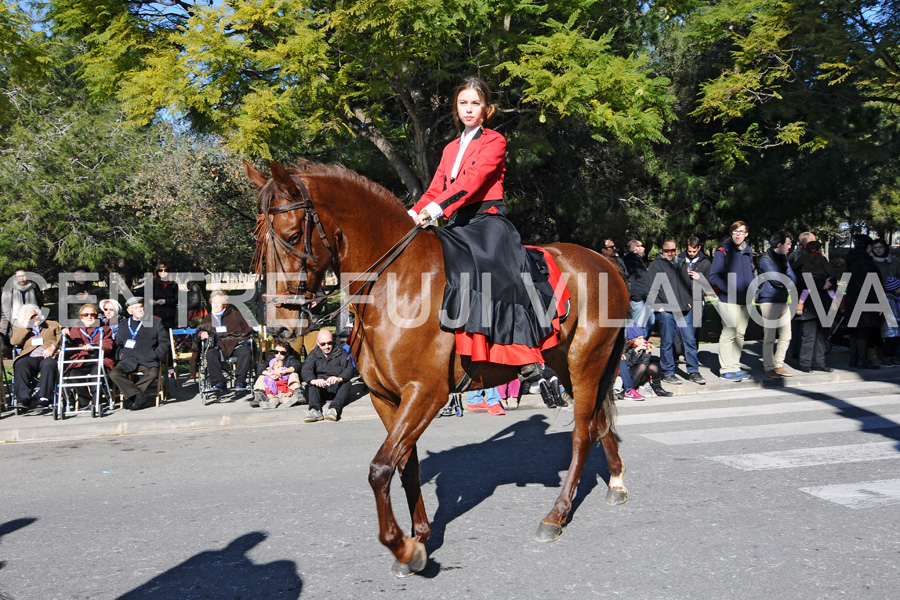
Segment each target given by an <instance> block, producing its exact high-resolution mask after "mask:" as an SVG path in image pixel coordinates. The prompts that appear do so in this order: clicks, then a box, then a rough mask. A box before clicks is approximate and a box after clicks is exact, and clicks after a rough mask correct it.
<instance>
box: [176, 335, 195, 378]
mask: <svg viewBox="0 0 900 600" xmlns="http://www.w3.org/2000/svg"><path fill="white" fill-rule="evenodd" d="M196 334H197V330H196V329H191V328H188V329H170V330H169V347H170V348H171V349H172V367H171V372H170V373H169V374H170V375H171V376H172V379H174V380H175V383H176V384H177V383H178V366H179V365H185V364H186V365H188V374H187V378H188V379H192V378H194V377H196V376H197V374H196V373H194V372H193V370H192V369H191V368H190V365H191V357H192V356H193V354H194V351H193V344H194V336H195V335H196Z"/></svg>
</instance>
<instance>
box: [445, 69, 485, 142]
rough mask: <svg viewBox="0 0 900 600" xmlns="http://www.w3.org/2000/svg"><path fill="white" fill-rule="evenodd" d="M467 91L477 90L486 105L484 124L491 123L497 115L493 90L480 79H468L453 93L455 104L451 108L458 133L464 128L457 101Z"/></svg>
mask: <svg viewBox="0 0 900 600" xmlns="http://www.w3.org/2000/svg"><path fill="white" fill-rule="evenodd" d="M465 90H475V91H476V92H478V97H479V98H480V99H481V102H482V104H484V123H490V122H491V119H493V118H494V117H495V116H496V115H497V105H496V104H491V89H490V88H489V87H488V85H487V84H486V83H485V82H484V80H482V79H480V78H478V77H466V78H465V79H463V81H462V83H461V84H459V86H457V88H456V89H455V90H454V91H453V102H452V103H451V105H450V108H451V110H452V111H453V122H454V123H455V124H456V132H457V133H459V132H461V131H462V130H463V126H462V123H461V122H460V120H459V112H458V111H457V109H456V100H457V99H458V98H459V95H460V94H461V93H462V92H463V91H465Z"/></svg>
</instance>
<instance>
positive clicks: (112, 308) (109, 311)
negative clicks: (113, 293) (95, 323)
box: [100, 298, 123, 337]
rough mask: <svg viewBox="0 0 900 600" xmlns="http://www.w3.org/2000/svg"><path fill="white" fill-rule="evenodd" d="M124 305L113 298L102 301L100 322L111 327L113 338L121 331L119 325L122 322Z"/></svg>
mask: <svg viewBox="0 0 900 600" xmlns="http://www.w3.org/2000/svg"><path fill="white" fill-rule="evenodd" d="M121 313H122V305H121V304H119V303H118V301H116V300H113V299H111V298H107V299H106V300H101V301H100V322H101V323H103V324H104V325H106V326H107V327H109V330H110V331H111V332H112V334H113V337H115V336H116V332H117V331H118V330H119V323H120V322H121V321H122V319H123V317H122V314H121Z"/></svg>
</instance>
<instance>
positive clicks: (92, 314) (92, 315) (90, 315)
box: [81, 313, 97, 319]
mask: <svg viewBox="0 0 900 600" xmlns="http://www.w3.org/2000/svg"><path fill="white" fill-rule="evenodd" d="M96 316H97V313H84V314H83V315H81V317H82V318H85V317H87V318H89V319H93V318H94V317H96Z"/></svg>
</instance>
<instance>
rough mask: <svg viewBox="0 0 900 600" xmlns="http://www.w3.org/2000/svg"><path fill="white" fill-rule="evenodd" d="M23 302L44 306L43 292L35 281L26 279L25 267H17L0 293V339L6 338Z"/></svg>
mask: <svg viewBox="0 0 900 600" xmlns="http://www.w3.org/2000/svg"><path fill="white" fill-rule="evenodd" d="M25 304H33V305H35V306H37V307H38V308H40V307H42V306H44V292H42V291H41V287H40V286H39V285H38V284H37V283H35V282H34V281H30V280H29V279H28V273H27V271H25V269H22V268H18V269H16V270H15V272H14V274H13V277H12V278H11V281H8V282H7V283H5V284H4V285H3V292H2V294H0V306H2V313H0V340H3V341H6V340H7V339H8V336H9V334H10V333H11V332H12V328H13V321H15V319H16V316H17V315H18V314H19V311H20V310H22V306H24V305H25Z"/></svg>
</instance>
